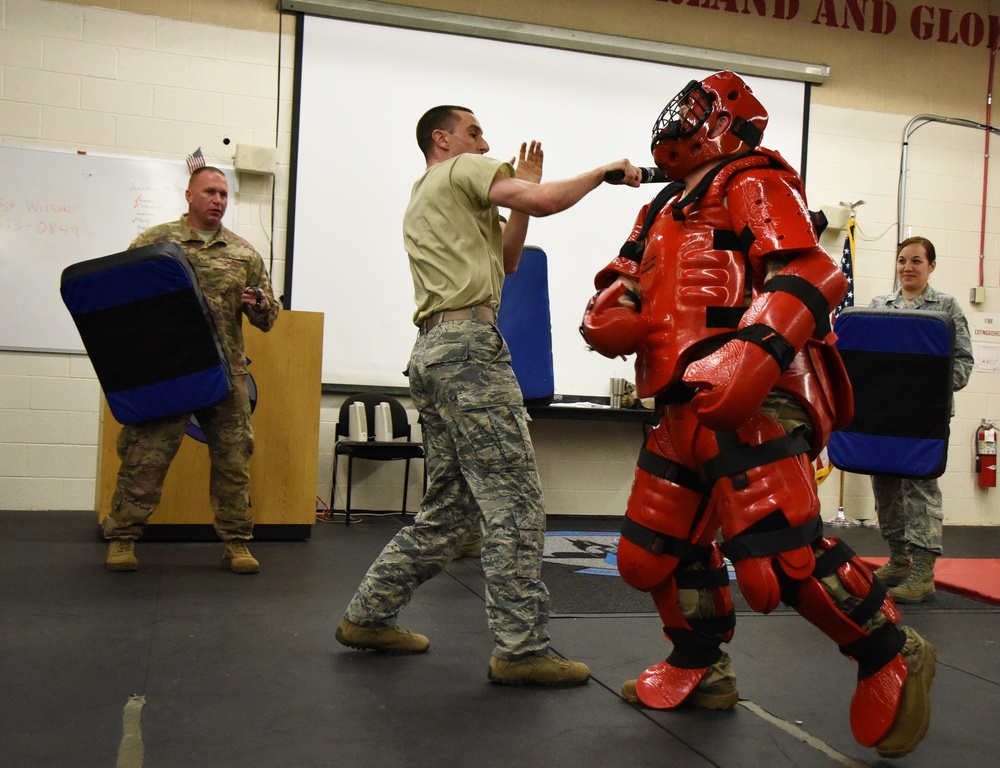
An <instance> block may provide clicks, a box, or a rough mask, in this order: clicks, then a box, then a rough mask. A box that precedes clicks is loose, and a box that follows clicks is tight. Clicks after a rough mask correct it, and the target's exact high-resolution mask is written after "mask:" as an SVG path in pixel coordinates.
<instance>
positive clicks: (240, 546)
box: [222, 541, 260, 573]
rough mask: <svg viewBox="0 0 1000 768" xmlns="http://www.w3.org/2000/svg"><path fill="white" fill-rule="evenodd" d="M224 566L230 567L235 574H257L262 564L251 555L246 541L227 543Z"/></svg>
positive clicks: (223, 559)
mask: <svg viewBox="0 0 1000 768" xmlns="http://www.w3.org/2000/svg"><path fill="white" fill-rule="evenodd" d="M222 564H223V565H226V566H228V567H229V570H231V571H232V572H233V573H257V572H258V571H259V570H260V563H258V562H257V558H255V557H254V556H253V555H251V554H250V550H249V549H248V548H247V545H246V542H244V541H227V542H226V551H225V553H224V554H223V555H222Z"/></svg>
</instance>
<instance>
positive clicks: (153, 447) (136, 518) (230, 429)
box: [102, 376, 254, 541]
mask: <svg viewBox="0 0 1000 768" xmlns="http://www.w3.org/2000/svg"><path fill="white" fill-rule="evenodd" d="M246 378H247V377H246V376H234V377H233V394H232V395H230V396H229V397H227V398H226V399H225V400H223V401H222V402H221V403H219V404H218V405H215V406H212V407H211V408H204V409H202V410H200V411H198V412H197V413H196V414H195V415H196V416H197V417H198V424H199V426H200V427H201V429H202V431H203V432H204V433H205V437H206V439H207V441H208V455H209V459H210V461H211V466H212V469H211V475H210V478H209V495H210V497H211V501H212V511H213V512H214V515H215V521H214V523H215V530H216V533H218V535H219V538H220V539H222V540H223V541H230V540H234V539H242V540H249V539H250V538H252V536H253V519H252V518H251V516H250V511H249V500H250V470H249V461H250V455H251V454H252V453H253V446H254V442H253V428H252V427H251V425H250V398H249V395H248V393H247V382H246ZM189 421H190V415H189V414H182V415H180V416H170V417H167V418H163V419H156V420H154V421H147V422H143V423H141V424H131V425H125V426H124V427H122V431H121V433H120V434H119V435H118V458H119V459H121V468H120V469H119V470H118V484H117V486H116V487H115V492H114V495H113V496H112V497H111V511H110V512H109V513H108V515H107V516H106V517H105V518H104V520H103V522H102V528H103V530H104V536H105V538H107V539H138V538H139V537H140V536H141V535H142V531H143V528H144V527H145V526H146V523H147V521H148V520H149V516H150V515H152V514H153V512H154V511H155V510H156V507H157V506H158V505H159V503H160V497H161V496H162V494H163V482H164V480H166V477H167V470H168V469H169V468H170V462H171V461H173V458H174V456H176V455H177V451H178V450H179V449H180V446H181V442H182V441H183V440H184V433H185V430H186V429H187V425H188V422H189Z"/></svg>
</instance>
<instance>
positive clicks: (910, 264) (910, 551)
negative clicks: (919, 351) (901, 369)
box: [869, 237, 975, 603]
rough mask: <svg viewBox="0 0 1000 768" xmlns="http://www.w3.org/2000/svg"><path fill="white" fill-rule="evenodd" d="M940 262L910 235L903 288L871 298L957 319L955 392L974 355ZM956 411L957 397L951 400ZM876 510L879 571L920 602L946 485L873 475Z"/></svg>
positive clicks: (901, 254) (929, 584) (903, 598)
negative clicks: (883, 559)
mask: <svg viewBox="0 0 1000 768" xmlns="http://www.w3.org/2000/svg"><path fill="white" fill-rule="evenodd" d="M935 266H937V255H936V251H935V249H934V244H933V243H931V241H930V240H928V239H927V238H925V237H911V238H908V239H906V240H904V241H903V242H902V243H900V245H899V248H898V251H897V255H896V274H897V277H898V279H899V288H898V289H897V290H896V291H894V292H893V293H890V294H887V295H885V296H876V297H875V298H874V299H872V301H871V304H870V305H869V306H871V307H877V308H879V309H916V310H923V311H928V312H944V313H945V314H947V315H949V316H950V317H951V319H952V320H954V321H955V353H954V359H955V363H954V367H953V368H952V380H951V388H952V391H953V392H956V391H958V390H960V389H962V387H964V386H965V385H966V384H968V383H969V376H971V375H972V366H973V364H974V363H975V359H974V358H973V356H972V338H971V336H970V335H969V324H968V322H967V321H966V319H965V315H964V314H963V313H962V310H961V308H960V307H959V306H958V302H957V301H955V299H954V298H953V297H951V296H949V295H948V294H946V293H941V292H940V291H935V290H934V289H933V288H931V286H930V284H929V282H928V281H929V280H930V275H931V272H933V271H934V268H935ZM951 415H952V416H954V415H955V399H954V396H953V397H952V401H951ZM872 491H873V492H874V494H875V509H876V512H877V514H878V523H879V526H880V527H881V529H882V538H883V539H885V541H886V543H888V545H889V555H890V557H889V562H887V563H886V564H885V565H883V566H882V567H881V568H879V569H878V570H877V571H875V575H876V576H878V577H879V579H881V580H882V581H883V582H884V583H885V584H886V585H888V586H891V587H892V589H890V590H889V594H891V595H892V596H893V597H894V598H896V600H898V601H900V602H903V603H919V602H922V601H924V600H926V599H928V598H930V597H931V596H932V595H933V594H934V592H935V589H934V561H935V560H936V559H937V558H938V557H940V556H941V553H942V552H943V551H944V550H943V548H942V536H941V534H942V528H943V525H944V511H943V509H942V505H941V488H940V487H939V486H938V481H937V479H936V478H931V479H929V480H919V479H917V480H913V479H908V478H902V477H878V476H875V475H873V476H872Z"/></svg>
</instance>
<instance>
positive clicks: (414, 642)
mask: <svg viewBox="0 0 1000 768" xmlns="http://www.w3.org/2000/svg"><path fill="white" fill-rule="evenodd" d="M334 637H335V638H336V639H337V642H338V643H340V644H341V645H346V646H347V647H348V648H356V649H357V650H359V651H378V652H379V653H387V654H389V655H394V656H398V655H402V654H407V653H423V652H424V651H426V650H427V649H428V648H429V647H430V644H431V641H430V640H428V639H427V638H426V637H424V636H423V635H418V634H417V633H416V632H411V631H410V630H408V629H401V628H400V627H397V626H396V625H395V624H379V625H378V626H375V627H365V626H362V625H361V624H355V623H354V622H353V621H351V620H350V619H348V618H347V617H346V616H345V617H344V618H343V619H341V620H340V624H339V625H338V626H337V631H336V633H334Z"/></svg>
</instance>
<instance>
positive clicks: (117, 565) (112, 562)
mask: <svg viewBox="0 0 1000 768" xmlns="http://www.w3.org/2000/svg"><path fill="white" fill-rule="evenodd" d="M104 567H105V568H107V569H108V570H109V571H134V570H135V569H136V568H138V567H139V561H138V560H137V559H136V557H135V542H134V541H132V539H112V540H111V541H110V542H109V543H108V554H107V557H106V558H105V559H104Z"/></svg>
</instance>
